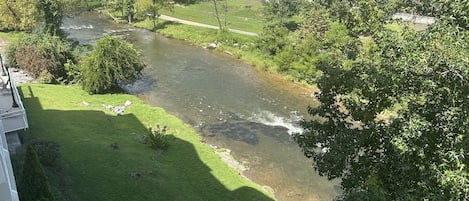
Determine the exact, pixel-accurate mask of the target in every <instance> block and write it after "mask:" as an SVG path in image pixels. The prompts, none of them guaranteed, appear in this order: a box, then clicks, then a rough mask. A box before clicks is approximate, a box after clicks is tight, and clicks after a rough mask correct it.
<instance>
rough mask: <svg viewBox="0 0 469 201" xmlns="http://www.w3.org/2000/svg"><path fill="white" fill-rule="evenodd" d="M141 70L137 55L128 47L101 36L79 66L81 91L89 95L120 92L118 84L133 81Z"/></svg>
mask: <svg viewBox="0 0 469 201" xmlns="http://www.w3.org/2000/svg"><path fill="white" fill-rule="evenodd" d="M143 67H144V63H143V61H142V60H141V59H140V53H139V52H138V51H137V50H136V49H134V48H133V47H132V44H130V43H128V42H125V41H124V40H122V39H120V38H116V37H112V36H105V37H104V38H102V39H100V40H98V41H97V43H96V49H95V50H94V51H93V52H92V53H91V54H90V55H89V56H88V59H87V60H86V61H85V62H84V64H83V65H82V66H81V72H82V76H81V78H82V80H81V81H82V86H83V89H84V90H86V91H88V92H89V93H93V94H102V93H108V92H113V91H116V90H120V87H119V84H120V83H129V82H133V81H135V80H136V79H137V78H139V76H140V74H141V71H142V69H143Z"/></svg>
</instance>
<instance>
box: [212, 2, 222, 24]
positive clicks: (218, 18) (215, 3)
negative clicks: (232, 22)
mask: <svg viewBox="0 0 469 201" xmlns="http://www.w3.org/2000/svg"><path fill="white" fill-rule="evenodd" d="M213 6H214V7H215V17H216V18H217V22H218V27H220V31H221V30H223V26H222V25H221V22H220V16H219V15H218V7H217V0H213Z"/></svg>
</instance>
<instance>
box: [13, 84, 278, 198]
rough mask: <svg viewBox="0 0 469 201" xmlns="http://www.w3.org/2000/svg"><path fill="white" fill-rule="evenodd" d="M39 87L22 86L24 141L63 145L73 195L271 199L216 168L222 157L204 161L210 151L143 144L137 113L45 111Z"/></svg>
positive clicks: (180, 144)
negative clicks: (25, 121)
mask: <svg viewBox="0 0 469 201" xmlns="http://www.w3.org/2000/svg"><path fill="white" fill-rule="evenodd" d="M35 87H36V86H34V87H31V86H23V87H20V89H19V90H20V93H21V94H22V97H23V102H24V105H25V108H26V111H27V114H28V119H29V123H30V129H29V130H28V131H27V132H26V133H24V137H25V141H26V143H27V142H28V141H33V140H38V139H42V140H53V141H56V142H57V143H59V145H60V146H61V153H62V158H63V160H64V164H65V171H66V173H67V177H69V181H70V183H69V184H67V185H65V187H66V188H70V189H69V192H72V194H73V195H71V196H66V197H70V198H73V200H100V201H106V200H109V201H111V200H112V201H119V200H122V201H131V200H136V201H137V200H145V201H152V200H242V201H245V200H253V201H254V200H255V201H259V200H272V199H271V198H269V197H267V196H266V195H265V194H264V193H262V192H260V191H258V190H256V189H254V188H252V187H249V186H247V185H245V183H244V182H245V181H243V180H241V179H240V178H239V176H238V175H236V174H237V173H236V172H235V171H233V170H231V169H227V170H228V171H226V172H220V171H221V170H220V169H214V168H213V167H224V168H222V169H226V165H225V164H223V162H221V161H217V160H218V159H217V160H215V162H214V160H210V159H208V160H207V159H204V161H203V160H202V159H201V157H200V155H199V153H201V152H204V151H207V150H209V149H206V150H203V149H202V150H201V149H196V148H195V147H194V146H193V144H191V143H189V142H188V141H186V140H183V139H180V138H177V137H175V136H172V135H169V139H168V140H169V144H170V147H169V148H168V150H166V151H164V152H157V151H155V150H152V149H150V148H149V147H148V146H147V145H146V144H142V143H141V140H140V136H141V135H142V134H144V133H145V132H146V131H147V128H146V127H145V126H144V125H143V124H142V123H141V122H140V120H138V119H137V118H136V116H134V115H133V114H124V115H121V116H114V115H109V114H106V113H105V112H104V111H99V110H96V108H94V110H91V109H90V110H70V111H66V110H53V109H44V108H43V107H42V106H41V97H40V96H41V95H39V97H36V96H35V94H34V90H35V89H36V88H35ZM57 99H60V97H57ZM67 104H74V103H67ZM83 107H85V106H83ZM169 133H171V131H170V132H169ZM116 145H117V146H116ZM210 151H211V150H210ZM201 154H204V153H201ZM205 154H206V153H205ZM220 163H221V165H222V166H220ZM211 167H212V168H211ZM15 172H18V170H16V171H15ZM222 182H223V183H222ZM55 185H57V184H55ZM64 200H66V199H64Z"/></svg>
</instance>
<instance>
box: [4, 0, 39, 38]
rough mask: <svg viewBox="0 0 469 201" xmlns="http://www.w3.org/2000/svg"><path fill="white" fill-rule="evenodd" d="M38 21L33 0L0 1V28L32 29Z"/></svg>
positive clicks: (37, 13)
mask: <svg viewBox="0 0 469 201" xmlns="http://www.w3.org/2000/svg"><path fill="white" fill-rule="evenodd" d="M39 21H40V15H39V12H38V10H37V9H36V2H35V1H29V0H17V1H0V30H21V31H32V30H33V28H34V27H36V25H37V23H38V22H39Z"/></svg>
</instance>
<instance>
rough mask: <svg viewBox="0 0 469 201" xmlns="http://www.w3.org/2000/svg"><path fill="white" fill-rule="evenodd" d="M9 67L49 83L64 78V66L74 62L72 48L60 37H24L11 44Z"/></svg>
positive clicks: (33, 35) (45, 35) (40, 35)
mask: <svg viewBox="0 0 469 201" xmlns="http://www.w3.org/2000/svg"><path fill="white" fill-rule="evenodd" d="M7 58H8V61H9V62H10V65H11V67H14V68H20V69H23V70H25V71H27V72H28V73H29V74H30V75H31V76H32V77H34V78H39V77H41V76H45V75H47V76H48V78H47V79H44V81H47V82H49V83H52V82H56V81H57V80H61V79H63V78H65V77H66V75H67V74H66V71H65V68H64V64H65V63H67V62H69V61H74V56H73V53H72V48H71V47H70V46H69V44H68V43H67V42H65V41H63V40H62V39H61V38H60V37H56V36H50V35H47V34H39V35H36V34H32V35H26V36H25V37H23V38H21V39H19V40H18V41H16V42H14V43H12V44H11V45H10V46H9V48H8V50H7Z"/></svg>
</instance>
